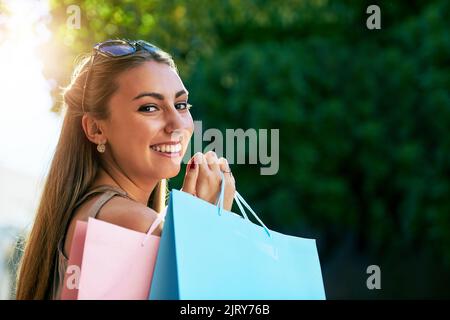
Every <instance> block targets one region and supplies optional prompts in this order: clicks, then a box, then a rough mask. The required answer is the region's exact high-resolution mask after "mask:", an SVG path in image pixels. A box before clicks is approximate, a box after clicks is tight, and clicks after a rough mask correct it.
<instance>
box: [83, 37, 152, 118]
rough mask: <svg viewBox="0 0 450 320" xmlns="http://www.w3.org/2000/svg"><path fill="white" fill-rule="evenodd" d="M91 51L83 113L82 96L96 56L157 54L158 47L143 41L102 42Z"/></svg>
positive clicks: (86, 81)
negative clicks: (142, 52)
mask: <svg viewBox="0 0 450 320" xmlns="http://www.w3.org/2000/svg"><path fill="white" fill-rule="evenodd" d="M93 49H94V52H95V53H94V54H93V55H92V56H91V61H90V64H89V69H88V73H87V75H86V80H85V82H84V86H83V97H82V99H81V109H82V110H83V112H84V95H85V93H86V87H87V84H88V79H89V75H90V73H91V70H92V65H93V64H94V60H95V57H96V56H97V54H101V55H104V56H107V57H111V58H117V57H125V56H129V55H132V54H134V53H136V52H138V51H141V50H144V51H147V52H150V53H153V52H157V51H159V50H160V49H159V48H158V47H156V46H154V45H153V44H151V43H149V42H147V41H144V40H137V41H128V40H107V41H104V42H100V43H97V44H96V45H95V46H94V48H93Z"/></svg>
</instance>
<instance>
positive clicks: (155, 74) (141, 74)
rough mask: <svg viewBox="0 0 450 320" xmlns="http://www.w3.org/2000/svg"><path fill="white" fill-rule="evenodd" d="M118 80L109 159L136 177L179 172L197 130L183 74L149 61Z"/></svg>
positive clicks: (108, 130)
mask: <svg viewBox="0 0 450 320" xmlns="http://www.w3.org/2000/svg"><path fill="white" fill-rule="evenodd" d="M116 81H117V84H118V90H117V91H116V92H115V93H114V94H113V95H112V97H111V99H110V103H109V108H110V117H109V118H108V119H107V120H105V121H104V123H103V130H104V133H105V136H106V139H107V145H106V147H107V149H108V156H110V157H112V159H109V160H113V162H114V163H115V164H116V165H118V166H119V167H120V170H121V171H122V172H123V173H125V174H126V175H127V176H128V178H130V179H132V180H134V179H138V180H142V179H144V180H145V179H148V180H154V179H158V180H159V179H163V178H170V177H174V176H176V175H177V174H178V173H179V171H180V164H181V160H182V157H183V155H184V153H185V152H186V148H187V145H188V143H189V140H190V138H191V136H192V133H193V130H194V123H193V120H192V116H191V114H190V112H189V110H188V107H187V101H188V91H187V90H186V88H185V87H184V85H183V82H182V81H181V79H180V77H179V76H178V74H177V73H176V72H175V71H174V70H173V69H172V68H171V67H169V66H168V65H166V64H163V63H158V62H154V61H148V62H145V63H143V64H142V65H140V66H138V67H135V68H132V69H130V70H127V71H125V72H123V73H122V74H120V75H119V76H118V78H117V79H116ZM158 150H159V151H158ZM163 151H165V152H163ZM168 151H171V153H168ZM177 151H178V152H177ZM104 155H105V156H106V155H107V154H106V153H105V154H104Z"/></svg>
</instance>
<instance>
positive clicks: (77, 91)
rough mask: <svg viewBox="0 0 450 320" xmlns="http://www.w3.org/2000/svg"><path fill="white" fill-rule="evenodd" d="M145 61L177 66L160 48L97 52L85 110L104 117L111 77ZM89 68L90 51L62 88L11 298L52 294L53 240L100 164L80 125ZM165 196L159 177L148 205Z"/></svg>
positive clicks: (112, 87) (155, 206)
mask: <svg viewBox="0 0 450 320" xmlns="http://www.w3.org/2000/svg"><path fill="white" fill-rule="evenodd" d="M149 60H153V61H157V62H160V63H165V64H167V65H169V66H170V67H172V68H174V70H175V71H177V68H176V66H175V63H174V61H173V59H172V57H171V56H170V55H169V54H167V53H166V52H164V51H162V50H161V51H160V50H158V51H153V52H147V51H138V52H136V53H135V54H133V55H130V56H126V57H120V58H109V57H105V56H103V55H100V54H97V55H96V57H95V62H94V64H93V65H92V69H91V71H90V73H89V78H88V80H89V84H88V86H87V88H86V93H85V100H84V110H85V111H86V112H89V113H91V114H92V116H94V117H95V118H97V119H106V118H108V116H109V109H108V101H109V98H110V97H111V95H112V94H113V93H114V91H115V90H116V89H117V84H116V83H115V81H114V79H116V77H117V76H118V75H119V74H120V73H121V72H123V71H125V70H127V69H130V68H132V67H135V66H138V65H140V64H142V63H143V62H145V61H149ZM89 67H91V64H90V56H87V57H84V58H83V59H82V60H81V61H80V63H78V65H77V67H76V68H75V71H74V73H73V75H72V79H71V83H70V84H69V86H67V87H66V88H65V89H64V91H63V110H64V112H65V114H64V121H63V125H62V129H61V134H60V137H59V141H58V144H57V146H56V151H55V154H54V157H53V160H52V162H51V166H50V170H49V173H48V175H47V177H46V180H45V185H44V188H43V191H42V195H41V198H40V202H39V205H38V208H37V212H36V217H35V221H34V224H33V227H32V230H31V232H30V233H29V235H28V239H27V240H26V241H25V250H24V253H23V256H22V259H21V262H20V265H19V271H18V277H17V285H16V299H49V298H51V295H52V292H51V289H52V280H53V279H52V275H53V272H54V269H55V267H56V266H55V258H56V254H57V245H58V241H59V239H60V238H61V237H63V235H64V233H65V230H66V228H67V226H68V224H69V223H70V221H71V218H72V214H73V210H74V206H75V204H76V202H77V201H78V200H79V199H80V198H81V197H82V196H83V195H84V194H85V193H86V192H87V191H88V190H89V188H90V186H91V185H92V183H93V182H94V179H95V178H96V175H97V172H98V171H99V168H100V166H101V162H100V158H99V156H98V152H96V146H95V144H93V143H92V142H90V141H89V140H88V139H87V137H86V135H85V133H84V131H83V128H82V125H81V119H82V116H83V110H82V109H81V99H82V95H83V86H84V83H85V80H86V75H87V73H88V72H87V71H88V69H89ZM177 72H178V71H177ZM166 195H167V181H166V180H165V179H163V180H160V182H159V183H158V185H157V186H156V188H155V189H154V190H153V192H152V194H151V196H150V199H149V203H148V206H149V207H151V208H153V209H154V210H155V211H157V212H161V210H162V209H163V208H164V206H165V201H166Z"/></svg>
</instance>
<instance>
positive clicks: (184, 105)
mask: <svg viewBox="0 0 450 320" xmlns="http://www.w3.org/2000/svg"><path fill="white" fill-rule="evenodd" d="M191 107H192V105H190V104H189V103H187V102H182V103H177V104H176V105H175V108H176V109H177V110H189V109H190V108H191Z"/></svg>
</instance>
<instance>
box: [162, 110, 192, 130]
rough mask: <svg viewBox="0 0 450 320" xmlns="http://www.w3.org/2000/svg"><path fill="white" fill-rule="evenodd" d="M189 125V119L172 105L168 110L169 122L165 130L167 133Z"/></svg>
mask: <svg viewBox="0 0 450 320" xmlns="http://www.w3.org/2000/svg"><path fill="white" fill-rule="evenodd" d="M186 126H187V121H186V120H185V119H184V118H183V116H182V115H181V114H180V112H179V111H178V110H177V109H176V108H175V107H172V108H170V110H169V111H168V112H167V124H166V126H165V130H166V132H167V133H172V132H174V131H176V130H180V129H184V128H185V127H186Z"/></svg>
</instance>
